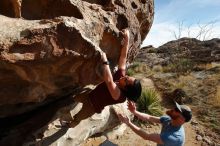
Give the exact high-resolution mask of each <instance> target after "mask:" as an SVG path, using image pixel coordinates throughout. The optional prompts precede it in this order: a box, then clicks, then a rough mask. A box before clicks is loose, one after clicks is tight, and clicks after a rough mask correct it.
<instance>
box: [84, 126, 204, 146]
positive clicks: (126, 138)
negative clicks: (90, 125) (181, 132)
mask: <svg viewBox="0 0 220 146" xmlns="http://www.w3.org/2000/svg"><path fill="white" fill-rule="evenodd" d="M184 128H185V135H186V142H185V146H201V143H200V142H199V141H197V140H196V132H195V131H194V129H193V127H192V125H191V124H190V123H187V124H185V125H184ZM144 129H145V130H146V131H147V132H148V133H159V132H160V129H161V127H160V126H159V125H151V126H147V127H146V128H144ZM116 145H117V146H156V144H155V143H153V142H150V141H147V140H144V139H143V138H141V137H140V136H138V135H136V134H135V133H134V132H133V131H132V130H131V129H130V128H129V127H126V129H125V131H124V134H122V135H117V134H109V135H108V139H107V138H106V136H99V137H94V138H90V139H88V140H87V141H85V143H83V144H82V146H116Z"/></svg>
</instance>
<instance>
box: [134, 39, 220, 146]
mask: <svg viewBox="0 0 220 146" xmlns="http://www.w3.org/2000/svg"><path fill="white" fill-rule="evenodd" d="M135 61H136V62H137V63H136V64H134V65H133V66H134V67H132V65H131V69H133V70H134V71H133V72H132V74H139V73H141V74H142V75H143V76H144V77H148V78H151V79H152V80H153V81H154V84H155V86H156V87H157V90H158V92H160V93H161V95H162V102H161V104H162V105H163V107H165V108H169V107H171V105H172V104H171V103H172V101H173V100H175V101H177V102H179V103H184V104H188V105H189V106H190V107H191V108H192V111H193V121H192V122H191V127H192V129H194V131H195V133H196V136H195V137H193V139H194V141H195V142H196V143H198V144H197V145H198V146H200V145H211V146H212V145H213V146H216V145H219V144H220V142H219V138H220V132H219V131H220V124H219V123H220V39H218V38H215V39H212V40H208V41H199V40H196V39H190V38H182V39H179V40H176V41H171V42H168V43H166V44H164V45H162V46H160V47H158V48H154V47H153V46H148V47H144V48H142V49H141V51H140V53H139V54H138V56H137V58H136V60H135ZM191 140H192V139H191Z"/></svg>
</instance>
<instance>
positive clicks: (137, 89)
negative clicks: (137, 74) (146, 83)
mask: <svg viewBox="0 0 220 146" xmlns="http://www.w3.org/2000/svg"><path fill="white" fill-rule="evenodd" d="M141 91H142V87H141V83H140V80H137V79H135V80H134V83H133V85H127V86H125V90H123V94H124V95H125V96H126V97H127V98H128V99H129V100H132V101H134V102H136V101H137V100H138V98H139V97H140V96H141Z"/></svg>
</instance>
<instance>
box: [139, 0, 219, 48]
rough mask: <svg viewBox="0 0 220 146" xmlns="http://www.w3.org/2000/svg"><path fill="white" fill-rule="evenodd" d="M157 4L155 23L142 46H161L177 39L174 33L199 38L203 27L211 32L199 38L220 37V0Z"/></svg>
mask: <svg viewBox="0 0 220 146" xmlns="http://www.w3.org/2000/svg"><path fill="white" fill-rule="evenodd" d="M154 3H155V15H154V22H153V25H152V27H151V30H150V32H149V34H148V35H147V37H146V39H145V40H144V42H143V44H142V46H146V45H153V46H155V47H158V46H160V45H162V44H164V43H166V42H168V41H170V40H174V39H175V35H174V33H175V34H176V35H178V36H179V35H180V34H181V35H180V36H181V37H196V36H197V35H198V34H199V32H200V31H201V27H202V28H204V29H205V30H209V31H206V32H207V33H203V35H200V37H198V39H200V40H207V39H211V38H216V37H217V38H220V0H154ZM180 25H181V26H182V29H181V33H179V31H178V29H179V28H180V27H179V26H180Z"/></svg>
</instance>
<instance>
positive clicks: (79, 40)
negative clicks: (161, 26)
mask: <svg viewBox="0 0 220 146" xmlns="http://www.w3.org/2000/svg"><path fill="white" fill-rule="evenodd" d="M153 7H154V6H153V0H140V1H129V0H123V1H122V0H105V1H103V0H65V1H63V0H55V1H54V0H32V1H29V0H1V1H0V88H1V90H0V97H1V98H0V109H1V110H0V111H1V112H0V117H6V116H10V115H16V114H19V113H23V112H25V111H27V110H28V109H29V110H30V109H33V108H35V106H38V104H42V103H44V102H45V101H46V100H47V99H50V100H53V99H54V98H57V97H61V96H64V95H66V94H68V93H74V92H76V89H78V88H79V87H83V86H85V85H88V84H97V83H98V82H100V78H99V77H98V75H97V74H96V71H97V68H98V66H99V65H100V61H99V60H100V52H102V51H104V52H105V53H106V54H107V57H108V59H109V61H110V63H111V68H114V67H115V66H116V65H117V62H118V58H119V55H120V49H121V41H122V39H123V38H122V35H121V33H120V31H121V30H122V29H125V28H128V29H129V30H130V34H131V37H130V46H129V47H130V49H129V55H128V57H129V61H132V60H133V58H134V57H135V56H136V54H137V52H138V49H139V47H140V44H141V42H142V41H143V39H144V38H145V36H146V35H147V33H148V32H149V29H150V27H151V24H152V21H153V14H154V10H153ZM20 16H21V17H22V18H15V17H20ZM27 105H28V107H27ZM9 109H10V110H9Z"/></svg>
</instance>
